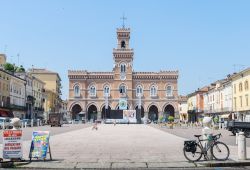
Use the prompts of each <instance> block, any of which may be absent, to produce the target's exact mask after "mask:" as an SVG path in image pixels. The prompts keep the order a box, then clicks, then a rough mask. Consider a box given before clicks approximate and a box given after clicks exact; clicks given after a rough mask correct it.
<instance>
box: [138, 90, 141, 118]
mask: <svg viewBox="0 0 250 170" xmlns="http://www.w3.org/2000/svg"><path fill="white" fill-rule="evenodd" d="M138 109H139V123H141V93H138Z"/></svg>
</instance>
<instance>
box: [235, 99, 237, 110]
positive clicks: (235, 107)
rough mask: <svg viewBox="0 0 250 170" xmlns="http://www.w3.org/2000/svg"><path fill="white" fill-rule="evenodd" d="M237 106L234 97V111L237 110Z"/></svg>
mask: <svg viewBox="0 0 250 170" xmlns="http://www.w3.org/2000/svg"><path fill="white" fill-rule="evenodd" d="M236 105H237V103H236V97H234V109H235V110H236Z"/></svg>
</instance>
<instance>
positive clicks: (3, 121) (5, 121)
mask: <svg viewBox="0 0 250 170" xmlns="http://www.w3.org/2000/svg"><path fill="white" fill-rule="evenodd" d="M3 126H4V129H10V128H12V125H11V124H10V118H8V117H0V128H1V129H3Z"/></svg>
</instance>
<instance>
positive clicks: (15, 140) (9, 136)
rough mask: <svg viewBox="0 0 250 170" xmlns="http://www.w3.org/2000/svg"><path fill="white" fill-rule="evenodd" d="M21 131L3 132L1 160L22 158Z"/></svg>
mask: <svg viewBox="0 0 250 170" xmlns="http://www.w3.org/2000/svg"><path fill="white" fill-rule="evenodd" d="M22 157H23V152H22V130H4V131H3V158H4V159H11V158H20V159H21V158H22Z"/></svg>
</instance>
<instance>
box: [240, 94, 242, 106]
mask: <svg viewBox="0 0 250 170" xmlns="http://www.w3.org/2000/svg"><path fill="white" fill-rule="evenodd" d="M240 107H242V96H240Z"/></svg>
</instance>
